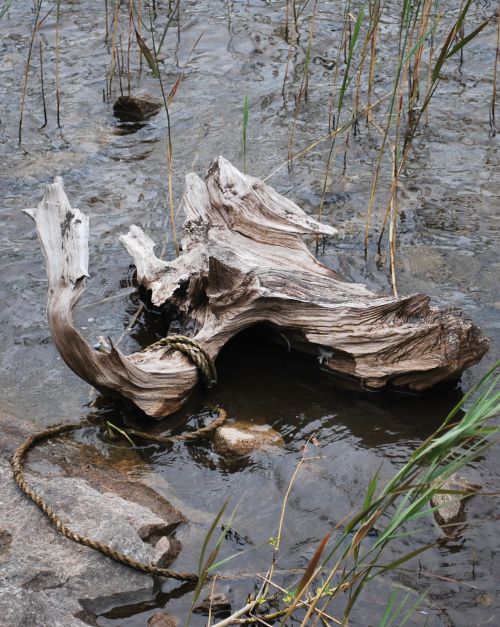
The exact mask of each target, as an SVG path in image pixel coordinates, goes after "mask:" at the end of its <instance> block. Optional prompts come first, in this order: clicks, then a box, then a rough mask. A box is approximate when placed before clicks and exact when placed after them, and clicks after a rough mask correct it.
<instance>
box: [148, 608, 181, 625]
mask: <svg viewBox="0 0 500 627" xmlns="http://www.w3.org/2000/svg"><path fill="white" fill-rule="evenodd" d="M148 627H177V621H176V620H175V619H174V618H172V617H171V616H168V614H165V613H164V612H156V614H153V616H151V617H150V618H148Z"/></svg>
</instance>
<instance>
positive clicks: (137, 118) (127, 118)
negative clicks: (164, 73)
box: [113, 94, 161, 122]
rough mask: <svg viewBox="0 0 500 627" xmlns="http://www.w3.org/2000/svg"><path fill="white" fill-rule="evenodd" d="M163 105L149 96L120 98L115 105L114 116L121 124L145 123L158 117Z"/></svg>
mask: <svg viewBox="0 0 500 627" xmlns="http://www.w3.org/2000/svg"><path fill="white" fill-rule="evenodd" d="M160 109H161V103H160V102H158V101H157V100H155V99H154V98H152V97H151V96H148V95H146V94H141V95H140V96H120V97H119V98H118V100H117V101H116V102H115V104H114V105H113V114H114V115H115V117H117V118H118V119H119V120H120V122H143V121H144V120H147V119H148V118H150V117H152V116H153V115H156V114H157V113H158V111H159V110H160Z"/></svg>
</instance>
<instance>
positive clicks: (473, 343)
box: [30, 157, 488, 417]
mask: <svg viewBox="0 0 500 627" xmlns="http://www.w3.org/2000/svg"><path fill="white" fill-rule="evenodd" d="M182 209H183V211H184V214H185V216H186V221H185V224H184V228H183V240H182V254H181V255H180V256H179V257H178V258H177V259H175V260H174V261H171V262H165V261H162V260H160V259H158V258H157V257H156V256H155V254H154V243H153V241H152V240H151V239H150V238H149V237H148V236H147V235H146V234H145V233H144V232H143V231H142V230H141V229H140V228H139V227H137V226H132V227H131V228H130V230H129V232H128V233H127V234H126V235H123V236H122V237H121V238H120V239H121V242H122V243H123V245H124V246H125V248H126V249H127V251H128V252H129V253H130V255H131V256H132V258H133V260H134V263H135V265H136V267H137V279H138V282H139V283H140V285H142V286H143V287H144V288H145V289H146V290H148V292H149V294H150V297H151V302H152V303H153V304H154V305H156V306H158V307H160V306H163V305H166V304H167V305H168V306H169V307H170V308H171V309H174V310H175V311H176V312H177V313H178V316H179V319H180V324H181V326H182V328H183V332H184V333H187V334H189V335H191V336H192V337H194V338H195V339H196V340H197V341H198V342H200V343H201V344H202V345H203V346H204V347H205V349H206V350H207V351H208V353H209V354H210V355H211V357H212V358H213V359H215V358H216V357H217V355H218V353H219V351H220V350H221V349H222V347H223V346H224V345H225V344H226V343H227V342H228V340H230V339H231V338H232V337H234V336H235V335H237V334H238V333H239V332H241V331H243V330H244V329H247V328H249V327H251V326H253V325H255V324H257V323H265V324H268V325H270V326H271V327H273V328H275V329H276V330H277V331H279V333H280V336H281V337H284V338H286V341H287V343H289V345H290V346H291V348H292V349H294V350H298V351H301V352H303V353H307V354H309V355H313V356H315V357H317V358H318V360H319V361H320V362H321V363H322V366H323V368H324V369H327V370H330V371H332V372H334V373H336V374H339V375H342V376H345V377H348V378H350V379H353V380H356V381H358V382H359V383H360V384H361V385H362V386H364V387H366V388H370V389H382V388H399V389H406V390H411V391H416V392H419V391H422V390H425V389H428V388H430V387H432V386H434V385H436V384H438V383H441V382H443V381H446V380H454V379H458V378H459V377H460V375H461V373H462V372H463V370H464V369H465V368H467V367H469V366H471V365H472V364H474V363H476V362H477V361H478V360H479V359H480V358H481V357H482V356H483V355H484V353H485V352H486V351H487V349H488V340H487V339H486V338H485V337H484V335H483V333H482V332H481V331H480V329H479V328H478V327H477V326H475V325H474V323H473V322H471V321H470V320H467V319H464V318H463V317H462V316H460V315H458V314H457V312H456V311H453V312H451V311H440V310H439V309H437V308H436V307H432V306H431V305H430V299H429V298H428V297H427V296H424V295H421V294H416V295H411V296H407V297H402V298H394V297H388V296H378V295H376V294H373V293H372V292H370V291H369V290H367V289H366V287H365V286H363V285H360V284H355V283H347V282H345V281H342V280H341V278H340V277H338V276H337V275H336V273H334V272H333V271H332V270H330V269H329V268H327V267H325V266H323V265H322V264H321V263H319V262H318V261H317V260H316V259H315V257H314V256H313V255H312V254H311V252H310V251H309V249H308V247H307V245H306V244H305V242H304V240H303V239H302V236H303V235H316V234H322V235H326V236H332V235H335V233H336V229H334V228H332V227H330V226H327V225H324V224H320V223H318V222H317V221H316V220H314V219H313V218H311V217H310V216H308V215H306V214H305V213H304V212H303V211H302V210H301V209H300V208H299V207H297V205H295V204H294V203H293V202H291V201H290V200H288V199H286V198H284V197H283V196H281V195H279V194H278V193H277V192H276V191H275V190H274V189H273V188H271V187H269V186H268V185H265V184H264V183H263V182H262V181H260V180H258V179H255V178H253V177H250V176H247V175H244V174H242V173H241V172H240V171H239V170H237V169H236V168H235V167H234V166H233V165H231V164H230V163H229V162H228V161H227V160H226V159H224V158H223V157H219V158H218V159H216V160H215V161H214V162H213V163H212V165H211V166H210V168H209V170H208V173H207V176H206V179H205V180H202V179H201V178H199V177H198V176H197V175H196V174H188V176H187V177H186V190H185V193H184V197H183V201H182ZM30 215H31V216H32V217H33V218H34V220H35V222H36V223H37V228H38V234H39V237H40V241H41V243H42V249H43V251H44V253H45V258H46V264H47V274H48V278H49V298H48V317H49V323H50V327H51V332H52V336H53V338H54V342H55V343H56V345H57V347H58V349H59V351H60V352H61V355H62V357H63V358H64V360H65V362H66V363H67V364H68V365H69V366H70V368H72V369H73V370H74V371H75V372H76V373H77V374H78V375H79V376H81V377H82V378H83V379H85V380H86V381H88V382H89V383H91V384H92V385H94V387H96V388H97V389H99V390H100V391H102V392H103V393H104V394H106V395H108V396H115V397H116V396H119V397H124V398H127V399H129V400H130V401H132V402H133V403H134V404H135V405H137V406H138V407H139V408H141V409H142V410H143V411H144V412H146V414H148V415H150V416H153V417H161V416H164V415H167V414H169V413H171V412H173V411H175V410H176V409H178V408H179V407H180V406H181V405H182V403H183V402H184V401H185V400H186V399H187V397H188V396H189V393H190V392H191V391H192V389H193V387H194V386H195V385H196V383H197V381H198V373H197V372H196V369H195V367H194V366H193V365H192V364H190V363H189V361H188V360H187V358H186V357H184V356H183V355H181V354H179V353H175V352H172V351H169V350H168V349H165V348H162V349H159V350H157V351H150V352H147V353H134V354H132V355H129V356H125V355H123V354H122V353H121V352H120V351H119V350H117V349H116V348H114V347H113V348H112V350H111V352H110V353H109V354H104V353H98V352H96V351H94V350H92V349H91V348H90V347H89V346H88V345H87V343H86V342H85V341H84V339H83V338H82V336H81V335H80V333H79V332H78V331H77V330H76V329H75V328H74V326H73V310H74V307H75V305H76V302H77V300H78V298H79V297H80V295H81V293H82V292H83V289H84V278H85V276H87V267H88V251H87V248H88V243H87V240H88V222H87V219H86V218H85V216H84V215H83V214H82V213H81V212H79V211H78V210H74V209H71V207H70V205H69V202H68V199H67V198H66V195H65V193H64V190H63V187H62V182H61V181H60V179H56V181H55V183H54V184H53V185H50V186H49V187H48V189H47V193H46V195H45V198H44V200H43V201H42V203H41V204H40V205H39V207H38V208H37V209H35V210H31V211H30Z"/></svg>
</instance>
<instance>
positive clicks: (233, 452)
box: [213, 421, 284, 457]
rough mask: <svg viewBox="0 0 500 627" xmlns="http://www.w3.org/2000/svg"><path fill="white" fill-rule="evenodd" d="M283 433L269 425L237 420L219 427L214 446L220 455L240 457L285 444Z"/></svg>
mask: <svg viewBox="0 0 500 627" xmlns="http://www.w3.org/2000/svg"><path fill="white" fill-rule="evenodd" d="M283 445H284V441H283V438H282V437H281V435H280V434H279V433H278V432H277V431H275V430H274V429H273V428H272V427H270V426H268V425H256V424H254V423H252V422H243V421H236V422H233V423H231V424H227V425H223V426H222V427H219V428H218V429H217V430H216V432H215V436H214V441H213V447H214V450H215V451H216V452H217V453H219V455H229V456H235V457H240V456H243V455H248V454H249V453H251V452H252V451H254V450H256V449H260V448H265V447H269V446H283Z"/></svg>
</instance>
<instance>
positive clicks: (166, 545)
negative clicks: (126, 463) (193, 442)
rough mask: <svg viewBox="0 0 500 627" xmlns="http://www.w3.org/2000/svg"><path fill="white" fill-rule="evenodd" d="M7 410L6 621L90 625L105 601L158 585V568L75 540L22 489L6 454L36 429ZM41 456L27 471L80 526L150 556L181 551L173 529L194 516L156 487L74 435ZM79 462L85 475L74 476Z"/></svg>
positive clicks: (1, 476) (1, 488)
mask: <svg viewBox="0 0 500 627" xmlns="http://www.w3.org/2000/svg"><path fill="white" fill-rule="evenodd" d="M7 418H8V417H6V416H2V415H0V441H1V442H2V446H1V450H0V616H1V617H2V618H1V623H2V624H5V625H9V627H17V626H19V627H26V626H28V625H29V626H33V627H38V626H40V627H46V626H47V625H50V626H51V627H59V626H60V627H72V626H73V625H75V626H83V625H88V624H89V619H90V620H92V611H91V610H89V608H92V607H93V606H98V605H99V601H100V600H101V599H105V598H116V599H117V605H119V604H120V603H119V600H120V596H123V599H124V600H125V599H129V598H130V597H131V596H133V595H134V594H135V595H137V594H139V596H142V597H144V596H147V595H148V594H149V593H150V592H152V590H153V578H152V577H151V576H150V575H147V574H145V573H141V572H138V571H134V570H133V569H131V568H128V567H127V566H123V565H121V564H119V563H117V562H115V561H114V560H112V559H110V558H107V557H105V556H104V555H101V554H100V553H98V552H97V551H94V550H92V549H89V548H86V547H83V546H81V545H79V544H76V543H74V542H72V541H70V540H68V539H66V538H65V537H64V536H63V535H61V533H59V531H57V529H56V528H55V527H54V526H53V525H52V524H51V523H50V521H49V520H48V519H47V517H46V516H45V515H44V514H43V513H42V512H41V511H40V510H39V509H38V507H36V506H35V504H34V503H32V502H31V501H30V500H29V499H28V498H27V497H26V496H25V495H24V494H23V493H22V492H21V491H20V490H19V489H18V487H17V485H16V484H15V482H14V480H13V477H12V469H11V467H10V464H9V462H8V461H7V459H6V458H7V456H8V455H10V454H12V451H13V450H14V448H15V446H17V444H19V443H20V441H21V440H22V439H24V437H25V436H26V435H27V433H29V431H30V429H32V428H33V427H32V426H30V425H29V423H24V425H22V433H21V436H20V435H19V432H18V433H17V435H16V429H15V427H14V426H13V425H15V424H16V419H14V418H10V419H9V420H8V426H5V425H6V421H7ZM3 427H5V428H3ZM88 449H90V450H91V451H92V452H93V456H92V458H89V454H90V452H89V450H88ZM32 457H33V462H32V463H29V464H28V466H27V470H26V477H27V479H28V480H29V482H30V484H31V485H32V487H33V488H35V489H36V491H37V492H38V493H39V494H41V495H43V497H44V498H45V499H46V501H47V502H48V503H49V504H50V505H51V506H52V507H53V508H54V509H55V511H56V512H57V513H58V514H59V516H60V517H61V519H62V520H63V521H64V522H65V523H67V524H68V526H70V527H71V528H72V529H73V530H74V531H77V532H79V533H82V534H84V535H87V536H89V537H91V538H93V539H96V540H100V541H102V542H104V543H106V544H109V545H110V546H112V547H114V548H116V549H119V550H120V551H122V552H123V553H125V554H127V555H129V556H130V557H133V558H134V559H137V560H139V561H142V562H147V563H155V564H159V565H161V566H168V565H169V564H170V563H171V562H172V561H173V559H175V557H176V556H177V554H178V552H179V550H180V543H179V542H178V541H177V540H176V539H175V538H173V537H171V533H172V531H173V529H175V527H176V526H177V525H178V524H179V523H181V522H184V521H185V518H184V517H183V516H182V514H181V513H180V512H178V510H176V509H175V508H173V507H171V506H170V504H169V503H168V502H167V501H166V500H165V499H164V498H163V497H161V496H160V495H159V494H157V493H156V492H155V491H154V490H152V489H151V488H149V487H147V486H142V484H141V483H140V482H139V481H135V480H133V481H132V480H130V479H129V478H128V477H127V475H126V474H125V473H124V472H120V471H118V470H116V465H115V467H113V465H112V464H111V465H110V463H109V461H108V460H105V459H104V458H102V459H101V460H100V462H99V461H98V460H99V457H102V456H100V454H99V453H97V452H96V451H95V450H94V449H92V447H88V446H87V445H79V444H77V443H75V442H72V441H71V440H70V439H58V440H55V441H54V442H52V443H49V444H43V445H41V446H40V448H39V449H37V450H35V451H34V452H33V454H32ZM80 457H81V459H80ZM30 460H31V457H30ZM83 460H86V462H87V464H86V466H87V468H86V467H85V464H83V463H80V462H83ZM63 462H64V463H63ZM89 462H90V463H89ZM70 469H73V470H74V474H75V476H67V473H69V472H70ZM86 472H87V474H88V478H85V473H86ZM114 482H116V486H117V491H114V490H112V486H113V483H114ZM120 492H121V494H120ZM153 510H155V511H153ZM83 619H85V620H83Z"/></svg>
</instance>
